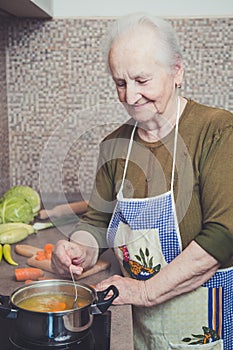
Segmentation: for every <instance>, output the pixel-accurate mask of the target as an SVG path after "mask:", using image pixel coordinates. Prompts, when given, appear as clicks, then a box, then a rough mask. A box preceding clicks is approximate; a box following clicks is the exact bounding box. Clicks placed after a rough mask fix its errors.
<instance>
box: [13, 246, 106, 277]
mask: <svg viewBox="0 0 233 350" xmlns="http://www.w3.org/2000/svg"><path fill="white" fill-rule="evenodd" d="M39 250H40V251H42V250H43V249H41V248H37V247H34V246H31V245H29V244H16V246H15V252H16V253H17V254H19V255H22V256H25V257H27V258H28V259H27V264H28V265H29V266H33V267H38V268H39V269H42V270H44V271H49V272H51V273H55V272H54V271H53V269H52V267H51V261H50V260H41V261H39V260H36V258H35V257H36V254H37V252H38V251H39ZM109 267H110V263H109V262H108V261H106V260H102V259H99V260H98V261H97V263H96V264H95V265H94V266H93V267H92V268H91V269H89V270H87V271H84V272H83V273H82V274H81V275H80V276H79V277H77V275H76V276H75V277H76V278H75V279H76V280H77V279H81V278H84V277H88V276H91V275H94V274H95V273H98V272H100V271H103V270H107V269H108V268H109Z"/></svg>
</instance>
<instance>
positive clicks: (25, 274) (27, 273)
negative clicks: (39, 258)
mask: <svg viewBox="0 0 233 350" xmlns="http://www.w3.org/2000/svg"><path fill="white" fill-rule="evenodd" d="M43 276H44V272H43V271H42V270H41V269H38V268H37V267H21V268H17V269H15V278H16V281H26V280H33V281H36V280H37V279H38V277H43Z"/></svg>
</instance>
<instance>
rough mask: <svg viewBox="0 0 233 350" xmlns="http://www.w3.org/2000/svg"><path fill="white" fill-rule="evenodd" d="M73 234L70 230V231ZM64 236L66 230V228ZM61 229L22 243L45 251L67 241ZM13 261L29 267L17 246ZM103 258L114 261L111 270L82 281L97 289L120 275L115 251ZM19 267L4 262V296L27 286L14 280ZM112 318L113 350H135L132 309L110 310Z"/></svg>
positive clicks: (0, 290) (0, 282)
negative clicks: (62, 240) (49, 245)
mask: <svg viewBox="0 0 233 350" xmlns="http://www.w3.org/2000/svg"><path fill="white" fill-rule="evenodd" d="M69 229H71V230H72V228H70V227H68V228H67V230H65V231H68V230H69ZM62 231H63V233H64V227H63V228H62ZM63 233H61V232H60V230H59V229H57V228H50V229H46V230H42V231H39V232H38V233H37V234H32V235H30V236H29V237H28V238H27V239H26V240H24V241H21V242H19V244H29V245H33V246H36V247H38V248H43V246H44V244H45V243H48V242H49V243H56V242H57V241H58V240H59V239H66V237H65V236H64V235H63ZM12 257H13V259H14V260H15V261H17V262H18V264H19V266H18V267H27V266H28V265H27V264H26V260H27V258H25V257H23V256H20V255H18V254H16V253H15V252H14V245H12ZM102 257H103V258H104V259H106V260H107V261H110V263H111V266H110V268H108V269H107V270H105V271H101V272H99V273H97V274H95V275H92V276H89V277H86V278H82V279H80V280H79V281H80V282H83V283H87V284H92V285H95V284H96V283H97V282H99V281H101V280H103V279H105V278H107V277H109V276H111V275H113V274H117V273H119V272H120V270H119V266H118V263H117V261H116V259H115V257H114V254H113V253H112V251H111V250H107V251H106V252H105V253H104V254H103V255H102ZM15 267H17V266H12V265H9V264H8V263H6V262H5V261H4V260H2V261H1V263H0V294H2V295H11V293H12V292H13V291H14V290H15V289H16V288H18V287H20V286H22V285H24V283H23V282H16V280H15V277H14V269H15ZM45 277H48V278H60V277H59V276H58V275H55V274H52V273H50V272H45ZM109 310H110V311H111V314H112V318H111V347H110V349H111V350H125V349H126V347H127V350H133V328H132V314H131V306H130V305H123V306H111V307H110V308H109Z"/></svg>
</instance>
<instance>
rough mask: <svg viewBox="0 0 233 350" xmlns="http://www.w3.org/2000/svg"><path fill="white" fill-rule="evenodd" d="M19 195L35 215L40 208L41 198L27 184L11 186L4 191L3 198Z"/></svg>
mask: <svg viewBox="0 0 233 350" xmlns="http://www.w3.org/2000/svg"><path fill="white" fill-rule="evenodd" d="M12 196H13V197H15V196H17V197H21V198H22V199H24V200H25V201H26V202H28V203H29V204H30V206H31V209H32V212H33V215H34V216H36V215H37V214H38V212H39V211H40V208H41V200H40V196H39V194H38V193H37V192H36V191H35V190H34V189H33V188H31V187H29V186H22V185H16V186H13V187H11V188H10V189H9V190H8V191H7V192H5V193H4V195H3V198H4V199H6V198H11V197H12Z"/></svg>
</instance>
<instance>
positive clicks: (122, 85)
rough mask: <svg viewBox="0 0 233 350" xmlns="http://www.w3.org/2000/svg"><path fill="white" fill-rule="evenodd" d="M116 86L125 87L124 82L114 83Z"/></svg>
mask: <svg viewBox="0 0 233 350" xmlns="http://www.w3.org/2000/svg"><path fill="white" fill-rule="evenodd" d="M115 83H116V86H117V87H125V82H124V81H116V82H115Z"/></svg>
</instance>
